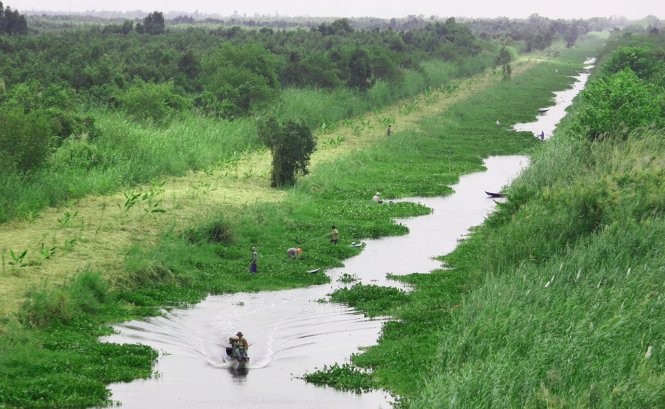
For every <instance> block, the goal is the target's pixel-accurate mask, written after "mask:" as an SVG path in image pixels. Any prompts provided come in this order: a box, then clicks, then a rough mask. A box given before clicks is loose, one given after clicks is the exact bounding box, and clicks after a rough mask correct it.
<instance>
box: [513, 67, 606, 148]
mask: <svg viewBox="0 0 665 409" xmlns="http://www.w3.org/2000/svg"><path fill="white" fill-rule="evenodd" d="M595 62H596V59H595V58H589V59H587V60H586V61H584V70H583V71H582V72H581V73H579V74H578V75H576V76H574V77H573V78H575V82H574V83H573V85H572V87H570V88H568V89H566V90H563V91H558V92H555V93H554V105H552V106H548V107H545V108H543V109H541V110H540V111H541V113H540V115H538V118H537V119H536V120H535V121H533V122H529V123H523V124H515V125H513V129H514V130H516V131H525V132H532V133H533V136H535V137H537V138H540V134H541V132H542V134H543V139H549V138H551V137H552V133H554V130H555V129H556V126H557V124H558V123H559V122H560V121H561V120H562V119H563V118H564V117H565V116H566V113H567V112H566V110H567V109H568V107H569V106H570V104H572V103H573V99H574V98H575V97H576V96H577V94H579V93H580V91H582V90H583V89H584V87H585V86H586V82H587V80H588V79H589V75H591V69H592V68H593V66H594V64H595Z"/></svg>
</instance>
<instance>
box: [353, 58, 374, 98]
mask: <svg viewBox="0 0 665 409" xmlns="http://www.w3.org/2000/svg"><path fill="white" fill-rule="evenodd" d="M347 85H348V86H349V87H352V88H358V90H360V92H366V91H367V90H368V89H370V88H371V87H372V85H374V80H373V78H372V68H371V65H370V60H369V55H368V54H367V52H366V51H365V50H363V49H361V48H356V50H355V51H354V52H353V53H351V59H350V60H349V80H348V81H347Z"/></svg>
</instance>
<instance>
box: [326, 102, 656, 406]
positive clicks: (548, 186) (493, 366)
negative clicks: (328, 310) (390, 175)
mask: <svg viewBox="0 0 665 409" xmlns="http://www.w3.org/2000/svg"><path fill="white" fill-rule="evenodd" d="M589 103H590V102H589V101H588V100H587V101H578V102H577V103H576V104H575V106H574V108H573V110H572V114H571V115H570V116H569V117H567V118H566V119H565V120H564V122H563V123H562V124H561V125H560V126H559V127H558V130H557V132H556V133H555V135H554V137H553V139H551V140H550V141H548V142H547V143H546V144H543V146H542V149H539V150H538V151H537V152H536V153H535V154H534V156H533V162H532V165H531V167H530V168H529V169H528V170H527V171H526V172H525V173H524V174H523V175H522V176H521V177H520V178H518V180H517V181H516V182H515V183H513V184H512V185H511V187H510V188H509V189H508V190H507V196H508V201H507V203H506V204H503V205H501V206H500V209H499V211H498V212H497V213H495V214H494V215H492V216H491V217H490V218H489V219H488V220H487V222H486V223H485V224H484V225H483V226H481V227H479V228H478V229H476V230H475V231H474V232H473V234H471V236H470V237H469V239H467V240H465V241H464V242H463V243H462V244H461V245H460V247H459V248H458V249H457V250H456V251H455V252H453V253H452V254H450V255H448V256H446V257H444V258H443V260H444V261H445V262H446V263H447V265H448V266H449V269H446V270H441V271H436V272H434V273H432V274H428V275H412V276H409V277H406V278H403V280H404V281H406V282H408V283H410V284H412V285H413V286H414V290H413V292H411V293H410V294H409V295H408V297H407V298H406V299H400V300H399V302H398V303H393V304H392V306H391V307H390V308H385V307H384V308H379V309H377V308H375V306H376V305H380V304H379V303H383V305H390V304H387V303H386V299H389V298H388V297H386V296H385V295H379V296H375V297H374V298H371V297H370V296H372V294H373V293H372V292H371V291H369V290H371V289H367V288H363V287H360V288H357V289H356V290H355V292H356V294H339V297H338V299H339V300H340V301H342V302H350V301H354V302H353V303H352V305H355V306H356V307H357V308H361V309H363V310H366V311H367V312H368V313H370V312H371V313H372V314H379V315H382V314H389V315H392V316H394V317H395V318H397V319H398V321H396V322H394V323H392V324H389V325H386V327H385V328H384V332H383V335H382V338H381V340H380V343H379V345H378V346H377V347H373V348H370V349H369V350H368V351H366V352H365V353H363V354H359V355H356V356H354V357H353V362H354V364H356V365H357V366H359V367H364V368H371V369H372V372H373V376H372V377H371V379H370V382H369V385H372V382H374V383H373V385H374V386H376V385H379V386H381V387H384V388H388V389H390V390H395V391H398V392H399V393H400V395H401V396H403V397H404V399H403V400H402V402H401V407H404V408H428V409H429V408H454V407H464V408H481V407H483V408H485V407H493V408H514V407H525V408H537V407H551V408H566V407H596V408H610V407H611V408H634V407H638V406H639V407H662V406H663V405H664V404H665V400H663V396H664V395H663V391H664V390H665V382H664V380H663V379H664V378H663V373H665V360H664V359H663V356H664V355H665V352H664V351H665V350H664V348H665V339H664V338H663V334H664V333H665V328H664V324H663V321H662V319H661V317H662V315H663V312H664V311H665V302H664V300H663V297H662V296H661V294H662V293H663V290H664V287H663V280H662V273H663V269H662V266H663V265H665V255H664V253H663V251H662V249H663V248H665V239H664V237H665V234H664V233H665V219H664V218H663V215H664V213H663V209H665V207H664V206H663V202H662V193H659V192H662V190H663V180H665V179H664V177H663V176H665V173H664V169H665V164H664V163H663V160H662V158H663V157H664V156H665V155H664V153H665V152H664V149H665V145H664V144H663V140H664V139H663V136H664V135H663V131H662V130H657V129H654V128H653V127H649V128H647V129H641V130H635V131H633V132H632V133H631V134H630V135H626V136H625V138H624V137H616V138H614V139H613V138H612V136H610V137H608V138H607V139H606V140H603V141H602V142H595V143H594V142H590V141H588V140H587V139H585V138H581V137H580V135H579V129H580V126H579V124H578V123H576V121H577V120H578V118H577V116H576V114H577V112H578V111H580V110H582V107H584V106H585V104H589ZM364 295H367V296H364ZM358 299H360V300H361V301H360V302H356V301H355V300H358ZM403 351H409V354H408V355H403V359H397V360H396V359H391V357H394V356H397V354H399V353H400V352H403ZM335 370H336V371H337V372H335V371H329V372H328V373H326V372H323V373H317V374H315V375H317V376H319V377H320V378H321V381H322V382H325V383H330V384H335V383H336V382H338V383H340V382H339V381H340V379H343V377H342V376H340V373H341V374H342V375H346V379H347V380H349V379H351V381H349V382H346V386H347V387H351V388H352V387H354V385H357V384H361V382H365V383H364V384H363V385H368V383H367V380H366V379H364V378H362V377H361V374H360V373H359V372H357V371H354V369H353V368H344V367H343V368H335ZM351 375H353V376H351ZM326 376H328V377H327V378H326ZM354 376H355V380H354ZM341 384H342V386H344V383H343V382H341Z"/></svg>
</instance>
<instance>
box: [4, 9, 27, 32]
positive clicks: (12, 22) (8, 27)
mask: <svg viewBox="0 0 665 409" xmlns="http://www.w3.org/2000/svg"><path fill="white" fill-rule="evenodd" d="M27 32H28V23H27V21H26V20H25V16H23V15H21V14H19V12H18V10H12V9H11V8H10V7H7V8H4V6H3V5H2V2H1V1H0V34H26V33H27Z"/></svg>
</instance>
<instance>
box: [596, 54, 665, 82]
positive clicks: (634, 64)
mask: <svg viewBox="0 0 665 409" xmlns="http://www.w3.org/2000/svg"><path fill="white" fill-rule="evenodd" d="M661 59H662V57H660V59H659V57H657V56H656V55H654V54H653V53H652V52H651V51H650V50H649V49H647V48H646V47H637V46H630V47H621V48H619V49H618V50H616V51H614V52H613V53H612V54H611V55H610V56H609V57H608V58H607V60H606V61H605V63H604V64H603V67H602V71H603V73H605V74H614V73H617V72H619V71H621V70H623V69H624V68H630V69H631V70H632V71H633V72H634V73H635V74H636V75H637V76H638V77H639V78H642V79H650V78H651V77H652V76H653V75H654V73H655V72H656V71H657V70H658V66H659V65H662V60H661Z"/></svg>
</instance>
